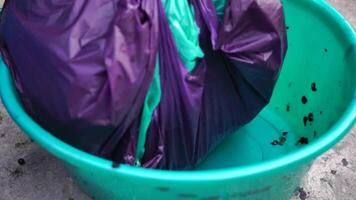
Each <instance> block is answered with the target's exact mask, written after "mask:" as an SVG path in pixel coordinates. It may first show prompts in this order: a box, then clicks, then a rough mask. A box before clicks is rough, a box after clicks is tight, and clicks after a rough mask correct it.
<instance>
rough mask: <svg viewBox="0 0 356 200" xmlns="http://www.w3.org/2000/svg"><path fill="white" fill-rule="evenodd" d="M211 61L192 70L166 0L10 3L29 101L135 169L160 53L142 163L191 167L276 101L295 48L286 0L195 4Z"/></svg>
mask: <svg viewBox="0 0 356 200" xmlns="http://www.w3.org/2000/svg"><path fill="white" fill-rule="evenodd" d="M191 4H192V5H193V7H194V9H195V14H196V21H197V23H198V25H199V27H200V31H201V33H200V46H201V48H202V49H203V51H204V53H205V57H204V58H203V59H201V60H199V61H198V62H197V66H196V67H195V69H194V70H193V71H192V72H188V71H187V69H186V68H185V66H184V64H183V62H182V60H181V59H179V54H178V50H177V47H176V45H175V42H174V39H173V35H172V33H171V31H170V29H169V25H168V22H167V19H166V16H165V13H164V9H163V7H162V4H161V2H160V0H90V1H87V0H46V1H45V0H31V1H24V0H10V1H7V4H6V6H5V11H4V12H3V14H2V17H1V25H0V34H1V35H0V37H1V52H2V54H3V56H4V58H5V60H6V62H7V63H8V65H9V67H10V70H11V72H12V75H13V78H14V79H15V84H16V87H17V89H18V91H19V94H20V97H21V100H22V102H23V104H24V107H25V108H26V110H27V111H28V112H29V114H30V115H31V116H32V117H33V118H34V119H35V120H36V121H37V122H38V123H39V124H41V125H42V126H43V127H44V128H46V129H47V130H48V131H49V132H51V133H52V134H54V135H55V136H57V137H58V138H60V139H62V140H64V141H65V142H68V143H70V144H72V145H74V146H76V147H78V148H80V149H82V150H85V151H88V152H90V153H93V154H95V155H98V156H102V157H105V158H108V159H111V160H114V161H115V162H121V163H126V164H130V165H133V164H134V161H135V152H136V143H137V137H138V129H139V125H140V120H141V118H140V117H141V112H142V106H143V103H144V100H145V96H146V94H147V91H148V88H149V86H150V84H151V82H152V78H153V72H154V67H155V63H156V58H157V55H159V64H160V81H161V92H162V94H161V100H160V103H159V105H158V107H157V108H156V109H155V111H154V113H153V116H152V122H151V124H150V127H149V129H148V133H147V141H146V145H145V150H146V151H145V154H144V157H143V159H142V160H141V164H142V166H143V167H148V168H161V169H189V168H192V167H194V166H195V165H196V164H198V163H199V162H200V161H201V160H202V159H204V158H205V157H206V156H207V154H208V153H209V152H210V151H211V150H212V149H213V148H214V147H215V146H216V145H218V144H219V143H220V142H221V141H222V140H223V139H224V138H225V137H226V136H228V135H229V134H232V133H233V132H235V131H236V130H237V129H238V128H240V127H241V126H242V125H244V124H246V123H248V122H249V121H251V120H252V119H253V118H254V117H255V116H256V115H257V114H258V113H259V112H260V111H261V109H262V108H263V107H264V106H265V105H266V104H267V103H268V101H269V99H270V98H271V95H272V91H273V88H274V85H275V83H276V80H277V78H278V74H279V71H280V68H281V65H282V63H283V59H284V56H285V53H286V42H287V41H286V33H285V28H284V27H285V26H284V15H283V8H282V5H281V3H280V1H279V0H271V1H259V0H230V1H228V5H227V6H226V9H225V16H224V18H223V19H219V18H218V17H217V16H216V11H215V7H214V5H213V3H212V1H211V0H199V1H194V0H191Z"/></svg>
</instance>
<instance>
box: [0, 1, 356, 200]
mask: <svg viewBox="0 0 356 200" xmlns="http://www.w3.org/2000/svg"><path fill="white" fill-rule="evenodd" d="M284 6H285V14H286V21H287V27H286V28H287V32H288V40H289V49H288V54H287V58H286V61H285V64H284V68H283V70H282V72H281V76H280V79H279V80H278V84H277V86H276V89H275V93H274V95H273V98H272V100H271V102H270V104H269V105H268V106H267V108H266V109H265V110H263V111H262V112H261V114H260V115H259V116H258V117H257V118H256V119H255V120H254V121H252V122H251V123H249V124H248V125H246V126H245V127H244V128H242V129H241V130H239V131H238V132H237V133H236V134H234V135H233V136H231V137H230V138H229V139H227V140H226V141H225V142H224V143H223V144H221V145H220V146H219V147H218V148H217V149H216V150H214V151H213V152H212V153H211V154H210V155H209V156H208V158H207V159H206V160H205V161H204V162H203V163H202V164H201V165H199V166H198V167H197V168H196V169H195V170H191V171H163V170H150V169H142V168H136V167H131V166H126V165H121V166H119V167H118V168H113V167H112V162H111V161H109V160H105V159H102V158H99V157H95V156H93V155H90V154H87V153H85V152H83V151H80V150H78V149H76V148H74V147H72V146H70V145H68V144H66V143H64V142H62V141H60V140H59V139H57V138H55V137H53V136H52V135H51V134H50V133H48V132H46V131H45V130H44V129H42V128H41V127H40V126H39V125H38V124H36V123H35V122H34V121H33V120H32V119H31V118H30V117H29V116H28V115H27V114H26V112H25V111H24V110H23V108H22V106H21V104H20V101H19V100H18V98H17V94H16V90H15V89H14V85H13V81H12V79H11V76H10V73H9V71H8V69H7V67H6V66H5V64H4V63H3V62H0V94H1V97H2V100H3V103H4V105H5V106H6V108H7V110H8V112H9V113H10V115H11V116H12V118H13V119H14V121H15V122H16V123H17V124H18V125H19V126H20V127H21V128H22V129H23V130H24V132H25V133H26V134H27V135H28V136H29V137H31V138H32V139H33V140H34V141H35V142H37V143H38V144H39V145H41V146H42V147H43V148H44V149H46V150H47V151H49V152H50V153H52V154H53V155H55V156H56V157H58V158H59V159H61V160H62V161H63V163H64V164H65V165H66V166H67V168H68V171H69V173H70V174H71V176H72V177H73V178H74V179H75V180H76V181H77V183H78V184H79V186H80V187H81V188H82V189H83V190H84V191H85V192H86V193H87V194H88V195H89V196H92V197H93V198H95V199H100V200H115V199H155V200H156V199H157V200H159V199H165V200H166V199H200V200H219V199H223V200H225V199H256V200H257V199H267V200H270V199H273V200H278V199H283V200H286V199H289V198H290V197H291V195H292V194H293V192H294V190H295V188H296V187H297V186H298V185H299V183H300V180H301V178H302V177H303V175H304V174H305V172H306V171H307V170H308V167H309V166H310V164H311V163H312V161H313V160H314V159H315V158H316V157H317V156H320V155H321V154H322V153H324V152H325V151H327V150H328V149H330V148H331V147H332V146H333V145H335V144H336V143H337V142H338V141H340V140H341V139H342V138H343V137H344V136H345V135H346V134H347V133H348V131H349V129H350V128H351V127H352V126H353V124H354V122H355V118H356V34H355V32H354V31H353V29H352V28H351V26H350V25H349V24H348V23H347V22H346V21H345V19H344V18H343V17H342V16H341V15H340V14H339V13H338V12H336V11H335V10H334V9H333V8H332V7H330V6H329V5H328V4H327V3H325V2H324V1H322V0H284ZM303 97H305V98H304V99H303ZM302 99H303V100H302ZM305 100H307V102H305ZM303 101H304V103H303ZM311 114H312V120H309V119H310V117H309V116H310V115H311ZM284 132H287V133H284ZM283 133H284V134H285V136H283ZM281 138H282V140H283V142H282V143H283V145H278V144H277V145H272V144H271V143H273V141H274V140H277V141H279V142H280V141H281ZM301 138H303V140H302V142H301V141H300V139H301ZM306 140H307V142H308V144H301V143H306ZM275 143H276V142H275Z"/></svg>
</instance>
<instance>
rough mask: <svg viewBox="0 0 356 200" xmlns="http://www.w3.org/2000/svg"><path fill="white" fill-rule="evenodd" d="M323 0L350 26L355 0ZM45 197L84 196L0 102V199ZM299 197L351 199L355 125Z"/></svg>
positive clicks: (354, 194)
mask: <svg viewBox="0 0 356 200" xmlns="http://www.w3.org/2000/svg"><path fill="white" fill-rule="evenodd" d="M2 1H3V0H0V4H1V2H2ZM329 2H330V3H331V4H333V5H334V6H335V7H336V8H337V9H338V10H339V11H340V12H341V13H342V14H343V15H344V16H345V17H346V18H347V19H348V20H349V21H350V23H351V24H352V25H353V26H354V27H356V0H329ZM19 159H23V160H21V161H23V162H22V163H21V162H20V163H21V164H23V165H20V164H19V163H18V160H19ZM49 199H51V200H89V198H88V197H87V196H86V195H85V194H84V193H83V192H81V191H80V189H79V188H78V187H77V186H76V185H75V184H74V182H73V180H72V179H71V178H70V177H69V176H68V175H67V174H66V172H65V169H64V168H63V166H62V165H61V163H60V162H59V161H58V160H57V159H56V158H54V157H52V156H51V155H49V154H48V153H47V152H45V151H44V150H43V149H41V148H40V147H39V146H38V145H36V144H35V143H32V142H31V141H30V140H29V139H28V138H27V137H26V136H24V135H23V134H22V133H21V130H20V129H19V128H18V127H17V126H16V125H15V124H14V123H13V121H12V120H11V119H10V118H9V116H8V114H7V112H6V110H5V109H4V107H3V105H2V104H1V103H0V200H49ZM299 199H301V200H305V199H310V200H314V199H315V200H353V199H356V127H354V129H353V130H352V131H351V132H350V134H348V136H347V137H346V138H345V139H344V140H343V141H342V142H340V143H339V144H338V145H337V146H335V147H334V148H333V149H331V150H330V151H328V152H327V153H326V154H324V155H322V156H321V157H319V158H318V159H317V160H316V161H315V163H314V164H313V166H312V168H311V170H310V171H309V172H308V174H307V175H306V177H305V178H304V181H303V183H302V184H301V186H300V188H297V189H296V192H295V194H294V197H293V198H292V200H299Z"/></svg>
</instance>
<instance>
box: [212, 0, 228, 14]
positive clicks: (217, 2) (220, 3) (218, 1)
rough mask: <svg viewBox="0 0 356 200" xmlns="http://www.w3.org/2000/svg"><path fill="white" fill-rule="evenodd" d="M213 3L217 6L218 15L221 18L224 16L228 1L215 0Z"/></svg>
mask: <svg viewBox="0 0 356 200" xmlns="http://www.w3.org/2000/svg"><path fill="white" fill-rule="evenodd" d="M213 3H214V5H215V9H216V14H217V15H218V16H219V17H222V16H224V10H225V6H226V3H227V0H213Z"/></svg>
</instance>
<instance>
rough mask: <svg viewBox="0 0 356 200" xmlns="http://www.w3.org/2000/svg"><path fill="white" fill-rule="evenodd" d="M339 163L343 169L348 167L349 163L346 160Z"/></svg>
mask: <svg viewBox="0 0 356 200" xmlns="http://www.w3.org/2000/svg"><path fill="white" fill-rule="evenodd" d="M341 163H342V165H343V166H344V167H347V166H348V165H349V161H347V160H346V158H343V159H342V160H341Z"/></svg>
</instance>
